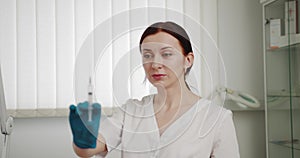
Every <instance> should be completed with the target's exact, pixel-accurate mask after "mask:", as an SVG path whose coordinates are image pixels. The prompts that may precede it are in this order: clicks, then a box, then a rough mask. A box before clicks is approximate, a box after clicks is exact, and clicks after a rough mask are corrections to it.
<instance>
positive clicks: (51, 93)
mask: <svg viewBox="0 0 300 158" xmlns="http://www.w3.org/2000/svg"><path fill="white" fill-rule="evenodd" d="M36 10H37V12H36V16H37V28H36V29H37V88H38V90H37V94H38V95H37V97H38V98H37V106H38V108H41V109H42V108H54V105H56V49H55V48H56V44H55V1H53V0H37V1H36Z"/></svg>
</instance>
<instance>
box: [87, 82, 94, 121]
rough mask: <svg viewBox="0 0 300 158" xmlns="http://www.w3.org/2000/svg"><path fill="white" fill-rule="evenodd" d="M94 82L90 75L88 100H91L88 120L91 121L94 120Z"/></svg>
mask: <svg viewBox="0 0 300 158" xmlns="http://www.w3.org/2000/svg"><path fill="white" fill-rule="evenodd" d="M93 90H94V87H93V84H92V78H91V77H90V79H89V85H88V102H89V106H88V121H89V122H91V121H92V110H93V107H92V105H93Z"/></svg>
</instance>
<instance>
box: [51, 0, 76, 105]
mask: <svg viewBox="0 0 300 158" xmlns="http://www.w3.org/2000/svg"><path fill="white" fill-rule="evenodd" d="M74 41H75V35H74V1H73V0H63V1H60V0H57V1H56V87H57V88H56V89H57V90H56V91H57V95H56V97H57V99H56V100H57V101H56V107H57V108H65V107H67V106H69V105H71V104H73V103H75V100H74V92H73V83H74V82H73V75H74V74H73V71H74V63H75V42H74Z"/></svg>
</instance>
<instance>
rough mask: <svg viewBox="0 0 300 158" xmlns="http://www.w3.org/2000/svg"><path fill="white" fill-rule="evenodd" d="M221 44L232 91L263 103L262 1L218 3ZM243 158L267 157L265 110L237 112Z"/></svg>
mask: <svg viewBox="0 0 300 158" xmlns="http://www.w3.org/2000/svg"><path fill="white" fill-rule="evenodd" d="M218 2H219V3H218V8H219V9H218V11H219V13H218V18H219V21H218V22H219V29H218V31H219V45H220V51H221V54H222V56H223V59H224V64H225V68H226V74H227V85H228V87H229V88H232V89H234V90H239V91H242V92H246V93H248V94H251V95H253V96H255V97H257V98H258V99H259V100H261V103H263V92H264V91H263V40H262V39H263V37H262V36H263V30H262V5H261V4H260V3H259V0H218ZM234 121H235V125H236V130H237V136H238V141H239V145H240V154H241V158H254V157H255V158H265V157H266V151H265V150H266V147H265V144H266V143H265V118H264V111H263V110H258V111H235V112H234Z"/></svg>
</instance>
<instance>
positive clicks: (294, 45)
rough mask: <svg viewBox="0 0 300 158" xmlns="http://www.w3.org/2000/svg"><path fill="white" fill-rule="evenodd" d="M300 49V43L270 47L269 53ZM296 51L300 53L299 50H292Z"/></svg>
mask: <svg viewBox="0 0 300 158" xmlns="http://www.w3.org/2000/svg"><path fill="white" fill-rule="evenodd" d="M290 49H291V50H293V49H300V43H295V44H291V45H289V46H284V47H280V48H268V49H267V50H266V52H267V53H276V52H288V51H289V50H290ZM292 52H294V53H300V52H299V51H292Z"/></svg>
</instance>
